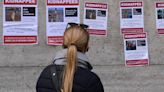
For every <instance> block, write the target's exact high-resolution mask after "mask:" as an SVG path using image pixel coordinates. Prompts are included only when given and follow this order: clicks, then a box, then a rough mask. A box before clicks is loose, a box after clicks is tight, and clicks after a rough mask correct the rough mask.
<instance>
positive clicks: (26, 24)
mask: <svg viewBox="0 0 164 92" xmlns="http://www.w3.org/2000/svg"><path fill="white" fill-rule="evenodd" d="M37 43H38V14H37V0H4V6H3V44H4V45H12V44H13V45H25V44H26V45H32V44H37Z"/></svg>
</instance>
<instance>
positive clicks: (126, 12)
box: [122, 9, 132, 19]
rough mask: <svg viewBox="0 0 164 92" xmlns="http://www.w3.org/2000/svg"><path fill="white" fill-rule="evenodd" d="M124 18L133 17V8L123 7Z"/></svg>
mask: <svg viewBox="0 0 164 92" xmlns="http://www.w3.org/2000/svg"><path fill="white" fill-rule="evenodd" d="M122 18H126V19H131V18H132V9H122Z"/></svg>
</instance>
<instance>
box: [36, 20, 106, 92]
mask: <svg viewBox="0 0 164 92" xmlns="http://www.w3.org/2000/svg"><path fill="white" fill-rule="evenodd" d="M68 25H70V27H69V28H67V29H66V31H65V32H64V42H63V48H64V50H62V51H60V52H59V53H58V54H57V55H56V57H55V60H54V64H56V65H59V66H61V65H62V66H63V67H64V70H63V72H61V74H60V75H62V78H61V81H62V83H61V86H60V90H61V92H104V89H103V85H102V83H101V81H100V78H99V77H98V76H97V75H96V74H95V73H93V72H91V69H92V66H91V65H90V64H89V62H88V58H87V56H86V55H85V52H87V51H88V42H89V33H88V32H87V31H86V29H85V28H86V27H87V25H78V24H75V23H68ZM45 76H46V75H45ZM43 78H45V77H42V81H45V82H38V83H37V87H36V90H37V92H56V91H55V90H53V85H52V82H51V81H49V80H48V78H47V79H46V78H45V79H43ZM40 79H41V77H40ZM48 81H49V82H48Z"/></svg>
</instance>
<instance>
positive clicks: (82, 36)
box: [63, 25, 89, 52]
mask: <svg viewBox="0 0 164 92" xmlns="http://www.w3.org/2000/svg"><path fill="white" fill-rule="evenodd" d="M88 41H89V33H88V32H87V31H86V30H85V29H84V28H82V27H80V26H78V25H76V26H72V27H70V28H68V29H66V31H65V33H64V43H63V46H64V48H68V47H69V46H70V45H75V46H76V47H77V50H78V51H80V52H86V50H87V48H88Z"/></svg>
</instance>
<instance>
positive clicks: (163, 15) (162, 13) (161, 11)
mask: <svg viewBox="0 0 164 92" xmlns="http://www.w3.org/2000/svg"><path fill="white" fill-rule="evenodd" d="M157 15H158V19H164V9H158V10H157Z"/></svg>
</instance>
